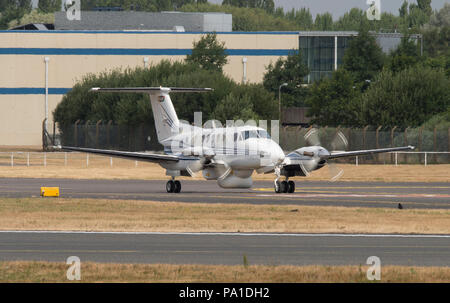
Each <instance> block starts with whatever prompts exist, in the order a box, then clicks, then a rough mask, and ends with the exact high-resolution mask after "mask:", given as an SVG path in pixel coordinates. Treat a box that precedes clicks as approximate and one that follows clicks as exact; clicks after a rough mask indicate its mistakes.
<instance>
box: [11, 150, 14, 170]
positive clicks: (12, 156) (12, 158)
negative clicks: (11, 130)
mask: <svg viewBox="0 0 450 303" xmlns="http://www.w3.org/2000/svg"><path fill="white" fill-rule="evenodd" d="M13 166H14V153H13V152H11V167H13Z"/></svg>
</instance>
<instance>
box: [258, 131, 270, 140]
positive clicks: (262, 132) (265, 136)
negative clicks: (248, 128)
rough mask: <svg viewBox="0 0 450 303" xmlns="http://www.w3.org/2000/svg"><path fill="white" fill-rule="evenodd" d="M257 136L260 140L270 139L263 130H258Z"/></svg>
mask: <svg viewBox="0 0 450 303" xmlns="http://www.w3.org/2000/svg"><path fill="white" fill-rule="evenodd" d="M258 135H259V137H260V138H265V139H270V135H269V133H268V132H267V131H265V130H263V129H260V130H258Z"/></svg>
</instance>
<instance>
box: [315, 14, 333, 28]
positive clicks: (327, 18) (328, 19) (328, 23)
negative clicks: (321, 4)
mask: <svg viewBox="0 0 450 303" xmlns="http://www.w3.org/2000/svg"><path fill="white" fill-rule="evenodd" d="M314 28H315V29H316V30H319V31H331V30H333V16H332V15H331V14H330V13H328V12H327V13H324V14H323V15H321V14H317V16H316V20H315V22H314Z"/></svg>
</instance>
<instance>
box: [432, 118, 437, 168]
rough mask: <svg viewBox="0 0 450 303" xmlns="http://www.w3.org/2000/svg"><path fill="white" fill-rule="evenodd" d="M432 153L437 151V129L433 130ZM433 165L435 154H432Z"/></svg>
mask: <svg viewBox="0 0 450 303" xmlns="http://www.w3.org/2000/svg"><path fill="white" fill-rule="evenodd" d="M433 151H435V152H436V151H437V127H436V126H435V127H434V129H433ZM432 159H433V163H436V154H433V157H432Z"/></svg>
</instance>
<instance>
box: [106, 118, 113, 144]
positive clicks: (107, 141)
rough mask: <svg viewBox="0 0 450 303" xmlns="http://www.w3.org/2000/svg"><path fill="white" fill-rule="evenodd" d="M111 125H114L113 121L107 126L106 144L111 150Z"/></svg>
mask: <svg viewBox="0 0 450 303" xmlns="http://www.w3.org/2000/svg"><path fill="white" fill-rule="evenodd" d="M111 124H112V120H109V121H108V124H107V126H106V144H107V145H108V148H109V149H110V148H111V139H110V134H109V132H110V130H111Z"/></svg>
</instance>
